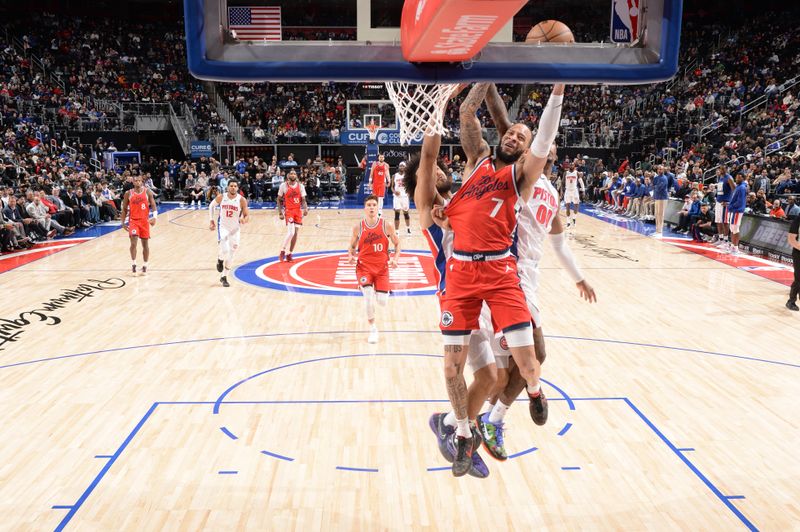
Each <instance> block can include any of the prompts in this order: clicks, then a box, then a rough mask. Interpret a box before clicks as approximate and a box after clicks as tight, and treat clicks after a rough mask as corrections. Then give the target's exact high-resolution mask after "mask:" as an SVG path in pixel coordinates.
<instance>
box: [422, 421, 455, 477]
mask: <svg viewBox="0 0 800 532" xmlns="http://www.w3.org/2000/svg"><path fill="white" fill-rule="evenodd" d="M446 416H447V413H445V412H437V413H435V414H433V415H432V416H431V417H430V419H429V420H428V426H429V427H430V428H431V430H432V431H433V433H434V434H435V435H436V443H437V445H438V446H439V452H440V453H441V455H442V458H444V459H445V460H447V461H448V462H450V463H451V464H452V463H453V454H452V453H451V452H450V448H449V447H448V445H447V440H449V439H450V436H452V435H453V433H454V432H455V429H454V428H453V427H450V426H448V425H445V424H444V418H445V417H446Z"/></svg>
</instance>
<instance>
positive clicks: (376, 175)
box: [369, 154, 389, 216]
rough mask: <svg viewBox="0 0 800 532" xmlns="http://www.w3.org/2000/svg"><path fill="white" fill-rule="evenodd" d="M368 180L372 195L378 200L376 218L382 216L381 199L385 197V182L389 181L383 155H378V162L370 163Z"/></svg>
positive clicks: (387, 168)
mask: <svg viewBox="0 0 800 532" xmlns="http://www.w3.org/2000/svg"><path fill="white" fill-rule="evenodd" d="M369 180H370V183H371V184H372V193H373V194H374V195H375V197H377V198H378V216H383V197H384V196H385V195H386V182H387V181H388V180H389V165H388V164H387V163H386V162H385V161H384V157H383V154H381V155H378V160H377V161H375V162H374V163H372V168H370V171H369Z"/></svg>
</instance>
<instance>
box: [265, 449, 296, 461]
mask: <svg viewBox="0 0 800 532" xmlns="http://www.w3.org/2000/svg"><path fill="white" fill-rule="evenodd" d="M261 454H265V455H267V456H271V457H273V458H278V459H280V460H286V461H287V462H294V458H290V457H288V456H283V455H282V454H278V453H271V452H269V451H261Z"/></svg>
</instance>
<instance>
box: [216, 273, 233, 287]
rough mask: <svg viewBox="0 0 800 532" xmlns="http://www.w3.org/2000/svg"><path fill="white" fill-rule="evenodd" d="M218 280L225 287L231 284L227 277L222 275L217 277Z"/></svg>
mask: <svg viewBox="0 0 800 532" xmlns="http://www.w3.org/2000/svg"><path fill="white" fill-rule="evenodd" d="M219 282H221V283H222V286H224V287H225V288H228V287H229V286H230V285H231V284H230V283H229V282H228V278H227V277H225V276H224V275H223V276H222V277H220V278H219Z"/></svg>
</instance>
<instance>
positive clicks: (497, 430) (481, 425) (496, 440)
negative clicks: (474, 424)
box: [477, 412, 508, 462]
mask: <svg viewBox="0 0 800 532" xmlns="http://www.w3.org/2000/svg"><path fill="white" fill-rule="evenodd" d="M477 421H478V431H479V432H480V433H481V438H482V439H483V446H484V447H485V448H486V452H488V453H489V454H490V455H492V456H493V457H494V458H496V459H497V460H500V461H501V462H502V461H503V460H507V459H508V453H507V452H506V448H505V442H504V441H503V428H504V423H502V422H500V423H492V422H491V421H489V412H485V413H483V414H481V415H480V416H478V419H477Z"/></svg>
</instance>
